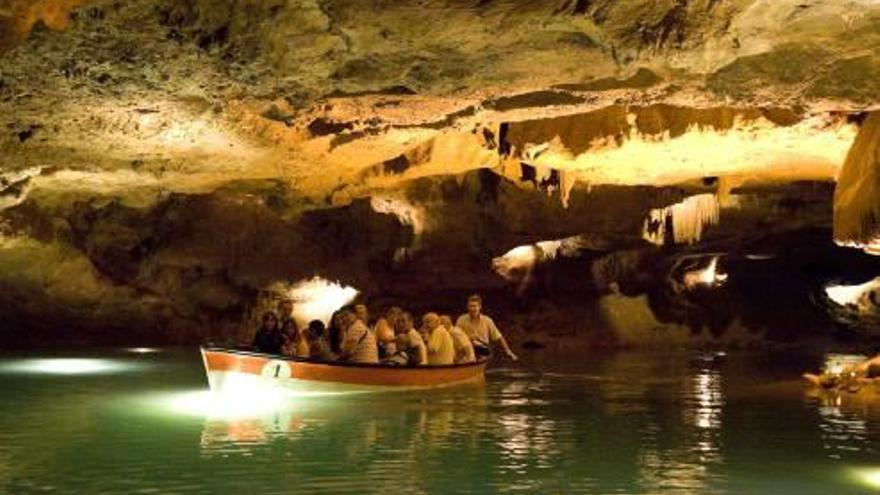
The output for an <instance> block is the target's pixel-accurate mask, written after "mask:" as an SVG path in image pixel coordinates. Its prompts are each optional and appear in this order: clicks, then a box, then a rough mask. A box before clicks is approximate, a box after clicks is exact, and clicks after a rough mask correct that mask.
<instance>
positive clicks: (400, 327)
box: [394, 311, 412, 333]
mask: <svg viewBox="0 0 880 495" xmlns="http://www.w3.org/2000/svg"><path fill="white" fill-rule="evenodd" d="M411 328H412V315H410V314H409V313H407V312H406V311H402V312H401V313H400V315H398V317H397V319H396V320H394V333H406V332H409V330H410V329H411Z"/></svg>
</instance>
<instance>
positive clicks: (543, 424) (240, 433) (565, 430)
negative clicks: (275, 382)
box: [0, 351, 880, 495]
mask: <svg viewBox="0 0 880 495" xmlns="http://www.w3.org/2000/svg"><path fill="white" fill-rule="evenodd" d="M121 355H123V356H126V354H121ZM117 357H118V356H117ZM728 360H729V361H728ZM142 361H146V362H148V363H151V365H150V366H148V367H146V368H144V371H143V372H139V373H124V374H114V375H110V376H106V377H101V378H100V379H91V378H90V379H82V380H76V379H71V378H70V377H67V376H57V375H52V376H48V377H47V376H40V377H28V376H16V377H15V379H9V380H0V391H2V392H3V396H4V397H5V398H6V399H4V400H5V401H6V402H4V405H6V406H7V407H6V408H4V409H2V410H0V492H2V491H3V490H4V489H7V490H9V491H10V493H28V492H33V491H36V489H37V488H35V487H48V486H55V487H62V486H63V487H65V490H66V491H69V492H71V493H96V492H114V493H132V492H134V491H135V490H136V489H140V488H146V489H152V490H154V491H155V492H156V493H230V492H235V491H241V490H248V491H251V492H253V493H292V492H297V493H318V492H323V493H351V494H367V493H377V494H378V493H395V494H397V493H404V494H422V493H443V494H444V495H445V494H453V493H477V492H478V493H513V492H519V493H566V494H568V493H627V494H639V493H650V494H658V493H663V494H676V493H681V494H698V493H712V494H722V495H723V494H739V493H798V494H816V495H819V494H822V495H824V494H827V493H847V494H853V495H856V494H862V493H872V492H874V491H876V489H877V488H876V487H872V485H871V484H870V483H871V482H872V481H871V480H873V479H875V478H874V476H875V475H876V472H877V471H876V467H877V466H875V464H876V459H877V446H878V445H880V428H878V426H880V421H878V419H880V415H875V413H876V412H877V411H876V409H871V408H870V407H867V406H865V405H864V404H862V403H859V404H856V403H852V402H850V403H848V402H847V401H846V400H843V401H837V400H831V401H829V402H813V401H812V400H811V401H805V400H804V399H803V394H802V391H801V389H800V388H797V387H795V388H794V389H793V390H792V392H791V393H790V395H789V396H788V397H785V396H780V395H778V394H777V393H776V391H777V389H774V392H773V395H772V397H771V396H770V395H769V394H768V395H764V396H755V395H744V391H745V392H746V393H748V394H752V392H751V391H753V390H754V389H755V386H756V383H761V382H762V381H763V380H764V379H765V377H764V375H760V374H758V373H756V372H755V371H753V370H755V369H760V367H759V366H756V365H755V362H748V361H742V360H737V359H735V358H733V357H726V358H725V359H721V360H716V359H701V355H699V354H666V355H640V354H634V353H623V354H618V355H610V356H601V357H596V358H595V359H593V360H591V361H590V362H588V363H586V364H584V363H580V364H579V366H580V369H578V368H576V367H575V366H574V365H572V366H570V367H568V368H566V367H565V366H555V367H554V365H553V364H552V363H551V364H546V363H540V364H538V363H535V364H534V365H533V366H532V367H529V368H526V369H518V370H505V369H501V370H499V369H495V370H492V371H491V372H490V374H489V377H488V379H487V381H486V383H485V385H481V386H475V387H465V388H455V389H449V390H434V391H421V392H396V393H387V394H365V395H355V396H329V397H323V396H308V397H295V398H291V399H281V400H277V401H271V400H270V401H265V400H258V397H257V396H251V395H249V396H243V395H234V396H233V398H232V399H226V398H216V397H214V396H212V395H211V394H210V392H207V391H206V390H205V387H206V385H205V383H204V376H203V372H202V370H201V369H200V368H199V364H200V363H199V362H198V355H197V354H195V353H192V355H185V356H183V357H181V358H177V357H175V356H174V355H173V352H171V351H168V352H163V353H161V354H152V355H147V356H134V355H130V354H128V355H127V361H125V362H130V363H139V362H142ZM193 363H194V364H193ZM0 364H8V363H7V362H6V361H3V362H0ZM563 364H564V363H563ZM737 366H738V367H737ZM547 368H555V371H554V372H552V373H545V372H544V371H543V370H544V369H547ZM747 370H752V371H747ZM740 375H741V376H742V377H740ZM793 376H794V377H797V373H795V374H793ZM743 385H745V387H743ZM4 411H9V413H8V414H5V415H4V414H2V412H4ZM872 411H873V412H872ZM84 451H87V453H88V455H84V454H83V452H84ZM829 454H837V455H838V457H836V458H833V459H832V458H829ZM856 468H858V469H856ZM4 478H5V479H11V480H14V481H13V482H10V483H8V486H6V485H3V481H2V480H3V479H4Z"/></svg>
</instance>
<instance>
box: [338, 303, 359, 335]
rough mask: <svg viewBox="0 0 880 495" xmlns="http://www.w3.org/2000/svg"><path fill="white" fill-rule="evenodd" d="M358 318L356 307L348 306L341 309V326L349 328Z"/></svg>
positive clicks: (343, 328)
mask: <svg viewBox="0 0 880 495" xmlns="http://www.w3.org/2000/svg"><path fill="white" fill-rule="evenodd" d="M357 320H358V317H357V314H356V313H355V311H354V308H352V307H350V306H346V307H344V308H342V309H340V310H339V328H341V329H342V330H347V329H348V327H350V326H352V325H353V324H354V322H356V321H357Z"/></svg>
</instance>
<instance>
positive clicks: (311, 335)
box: [305, 320, 336, 361]
mask: <svg viewBox="0 0 880 495" xmlns="http://www.w3.org/2000/svg"><path fill="white" fill-rule="evenodd" d="M305 334H306V339H307V340H308V344H309V358H311V359H315V360H318V361H335V360H336V355H335V354H333V351H331V350H330V343H329V342H327V331H326V328H325V327H324V322H322V321H321V320H312V321H310V322H309V328H308V329H307V330H306V331H305Z"/></svg>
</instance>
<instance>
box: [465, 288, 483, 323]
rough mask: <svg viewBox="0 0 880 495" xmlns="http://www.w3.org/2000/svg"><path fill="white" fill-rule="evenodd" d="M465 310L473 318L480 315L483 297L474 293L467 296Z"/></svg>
mask: <svg viewBox="0 0 880 495" xmlns="http://www.w3.org/2000/svg"><path fill="white" fill-rule="evenodd" d="M467 310H468V314H469V315H471V317H473V318H476V317H478V316H480V311H482V310H483V298H482V297H480V296H478V295H476V294H474V295H472V296H471V297H469V298H468V300H467Z"/></svg>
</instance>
